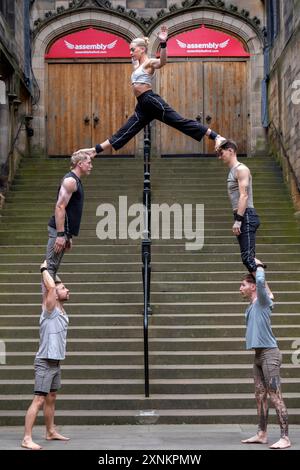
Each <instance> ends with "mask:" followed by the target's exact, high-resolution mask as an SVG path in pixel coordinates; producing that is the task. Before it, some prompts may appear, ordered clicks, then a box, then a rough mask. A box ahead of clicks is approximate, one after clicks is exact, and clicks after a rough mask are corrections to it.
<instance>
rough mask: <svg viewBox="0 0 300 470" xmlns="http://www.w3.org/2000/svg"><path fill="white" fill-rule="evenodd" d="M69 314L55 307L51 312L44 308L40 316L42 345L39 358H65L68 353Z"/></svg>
mask: <svg viewBox="0 0 300 470" xmlns="http://www.w3.org/2000/svg"><path fill="white" fill-rule="evenodd" d="M68 324H69V318H68V315H67V314H66V313H64V312H62V311H61V310H59V308H57V307H55V308H54V310H53V311H52V312H51V313H49V312H47V311H46V310H43V311H42V313H41V316H40V346H39V350H38V352H37V353H36V357H37V358H39V359H57V360H63V359H64V358H65V355H66V343H67V329H68Z"/></svg>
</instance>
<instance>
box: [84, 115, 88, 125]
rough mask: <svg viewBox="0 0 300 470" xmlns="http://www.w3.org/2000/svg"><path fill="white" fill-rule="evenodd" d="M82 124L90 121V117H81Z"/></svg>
mask: <svg viewBox="0 0 300 470" xmlns="http://www.w3.org/2000/svg"><path fill="white" fill-rule="evenodd" d="M83 121H84V124H88V123H89V122H90V118H89V117H88V116H85V117H84V118H83Z"/></svg>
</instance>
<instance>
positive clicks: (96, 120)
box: [93, 116, 100, 127]
mask: <svg viewBox="0 0 300 470" xmlns="http://www.w3.org/2000/svg"><path fill="white" fill-rule="evenodd" d="M93 121H94V127H96V126H97V124H98V122H99V121H100V119H99V118H98V116H94V117H93Z"/></svg>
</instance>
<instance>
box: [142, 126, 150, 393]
mask: <svg viewBox="0 0 300 470" xmlns="http://www.w3.org/2000/svg"><path fill="white" fill-rule="evenodd" d="M150 153H151V132H150V124H148V125H147V126H146V127H145V128H144V190H143V204H144V233H143V240H142V262H143V266H142V274H143V291H144V311H143V314H144V377H145V397H149V393H150V392H149V344H148V326H149V321H148V320H149V318H148V317H149V315H150V314H151V308H150V286H151V284H150V282H151V181H150Z"/></svg>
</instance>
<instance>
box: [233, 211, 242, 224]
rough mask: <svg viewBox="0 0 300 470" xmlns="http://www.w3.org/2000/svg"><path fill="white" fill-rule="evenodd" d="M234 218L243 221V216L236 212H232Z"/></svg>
mask: <svg viewBox="0 0 300 470" xmlns="http://www.w3.org/2000/svg"><path fill="white" fill-rule="evenodd" d="M234 220H237V221H238V222H243V221H244V216H243V215H240V214H238V213H237V212H235V213H234Z"/></svg>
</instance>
